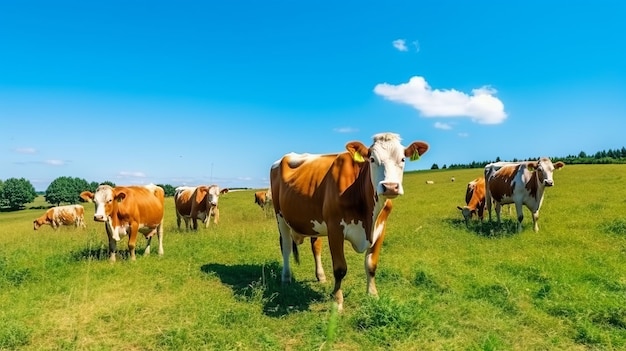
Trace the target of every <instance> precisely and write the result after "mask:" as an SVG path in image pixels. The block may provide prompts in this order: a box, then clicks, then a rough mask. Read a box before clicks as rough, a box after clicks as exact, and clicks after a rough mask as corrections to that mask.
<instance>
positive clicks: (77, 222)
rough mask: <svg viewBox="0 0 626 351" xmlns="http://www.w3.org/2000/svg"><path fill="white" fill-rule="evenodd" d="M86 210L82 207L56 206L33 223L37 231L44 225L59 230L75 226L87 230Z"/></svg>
mask: <svg viewBox="0 0 626 351" xmlns="http://www.w3.org/2000/svg"><path fill="white" fill-rule="evenodd" d="M84 216H85V208H83V206H81V205H65V206H56V207H52V208H50V209H48V210H47V211H46V213H44V214H43V215H41V216H40V217H39V218H37V219H35V220H34V221H33V229H35V230H37V229H39V227H41V226H42V225H44V224H48V225H50V226H51V227H52V228H54V229H57V228H59V227H60V226H62V225H73V226H75V227H76V228H78V227H81V228H85V227H86V226H85V219H84Z"/></svg>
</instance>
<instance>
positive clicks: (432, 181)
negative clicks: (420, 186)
mask: <svg viewBox="0 0 626 351" xmlns="http://www.w3.org/2000/svg"><path fill="white" fill-rule="evenodd" d="M426 184H428V185H432V184H435V181H434V180H427V181H426Z"/></svg>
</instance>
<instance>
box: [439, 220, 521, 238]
mask: <svg viewBox="0 0 626 351" xmlns="http://www.w3.org/2000/svg"><path fill="white" fill-rule="evenodd" d="M443 221H444V222H446V223H447V224H448V225H449V226H451V227H453V228H456V229H459V230H467V231H470V232H472V233H474V234H476V235H479V236H483V237H485V238H507V237H511V236H513V235H516V234H518V233H517V220H516V219H512V218H503V219H502V223H501V224H500V225H498V223H497V222H496V221H495V219H494V220H493V221H491V222H489V220H488V219H484V220H483V221H482V222H481V221H480V220H479V219H476V218H474V219H472V220H470V221H469V224H468V225H467V226H466V225H465V221H464V220H463V219H461V218H446V219H444V220H443ZM522 224H523V223H522ZM530 225H531V226H532V222H531V224H530Z"/></svg>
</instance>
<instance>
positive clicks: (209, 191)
mask: <svg viewBox="0 0 626 351" xmlns="http://www.w3.org/2000/svg"><path fill="white" fill-rule="evenodd" d="M199 188H205V189H203V190H205V191H206V205H207V209H208V208H211V207H216V206H217V204H218V201H219V197H220V195H222V194H226V193H227V192H228V189H221V190H220V187H219V186H217V185H209V186H208V187H204V186H202V187H199Z"/></svg>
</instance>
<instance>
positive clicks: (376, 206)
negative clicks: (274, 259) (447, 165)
mask: <svg viewBox="0 0 626 351" xmlns="http://www.w3.org/2000/svg"><path fill="white" fill-rule="evenodd" d="M428 148H429V146H428V144H427V143H425V142H423V141H415V142H413V143H411V144H410V145H409V146H408V147H404V146H402V145H401V139H400V136H399V135H398V134H395V133H380V134H376V135H374V137H373V144H372V145H371V146H370V147H369V148H368V147H367V146H365V145H364V144H363V143H361V142H359V141H352V142H349V143H347V144H346V150H347V151H344V152H342V153H337V154H296V153H289V154H286V155H284V156H283V157H281V158H280V159H279V160H277V161H276V162H274V163H273V164H272V166H271V168H270V184H271V190H272V199H273V203H274V212H275V213H276V221H277V224H278V231H279V233H280V243H281V245H280V246H281V251H282V258H283V269H282V276H281V279H282V282H283V283H288V282H291V278H292V274H291V268H290V265H289V258H290V256H291V253H292V251H293V253H294V258H295V260H296V262H299V258H298V246H297V245H299V244H301V243H302V242H303V241H304V238H305V237H313V238H315V237H324V236H327V237H328V241H329V247H330V253H331V258H332V265H333V275H334V278H335V285H334V288H333V292H332V294H333V297H334V300H335V302H336V304H337V309H338V311H342V310H343V292H342V290H341V282H342V280H343V278H344V277H345V275H346V273H347V270H348V267H347V264H346V258H345V253H344V240H347V241H349V242H350V244H351V245H352V248H353V249H354V250H355V251H357V252H359V253H363V252H365V273H366V276H367V284H366V291H367V293H368V294H369V295H372V296H377V295H378V291H377V289H376V284H375V274H376V268H377V266H378V258H379V255H380V250H381V248H382V245H383V240H384V238H385V227H386V224H387V220H388V216H389V213H390V212H391V207H392V201H391V200H392V199H394V198H396V197H397V196H399V195H402V194H404V188H403V186H402V178H403V175H404V174H403V172H404V166H405V160H406V159H407V158H410V159H411V160H417V159H419V157H420V156H421V155H423V154H424V153H425V152H426V151H427V150H428ZM319 241H320V240H317V242H319ZM316 244H317V243H316ZM318 245H320V247H321V244H318ZM314 256H315V252H314ZM317 258H318V256H316V260H317ZM320 267H321V265H320ZM318 268H319V267H316V273H317V269H318Z"/></svg>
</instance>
